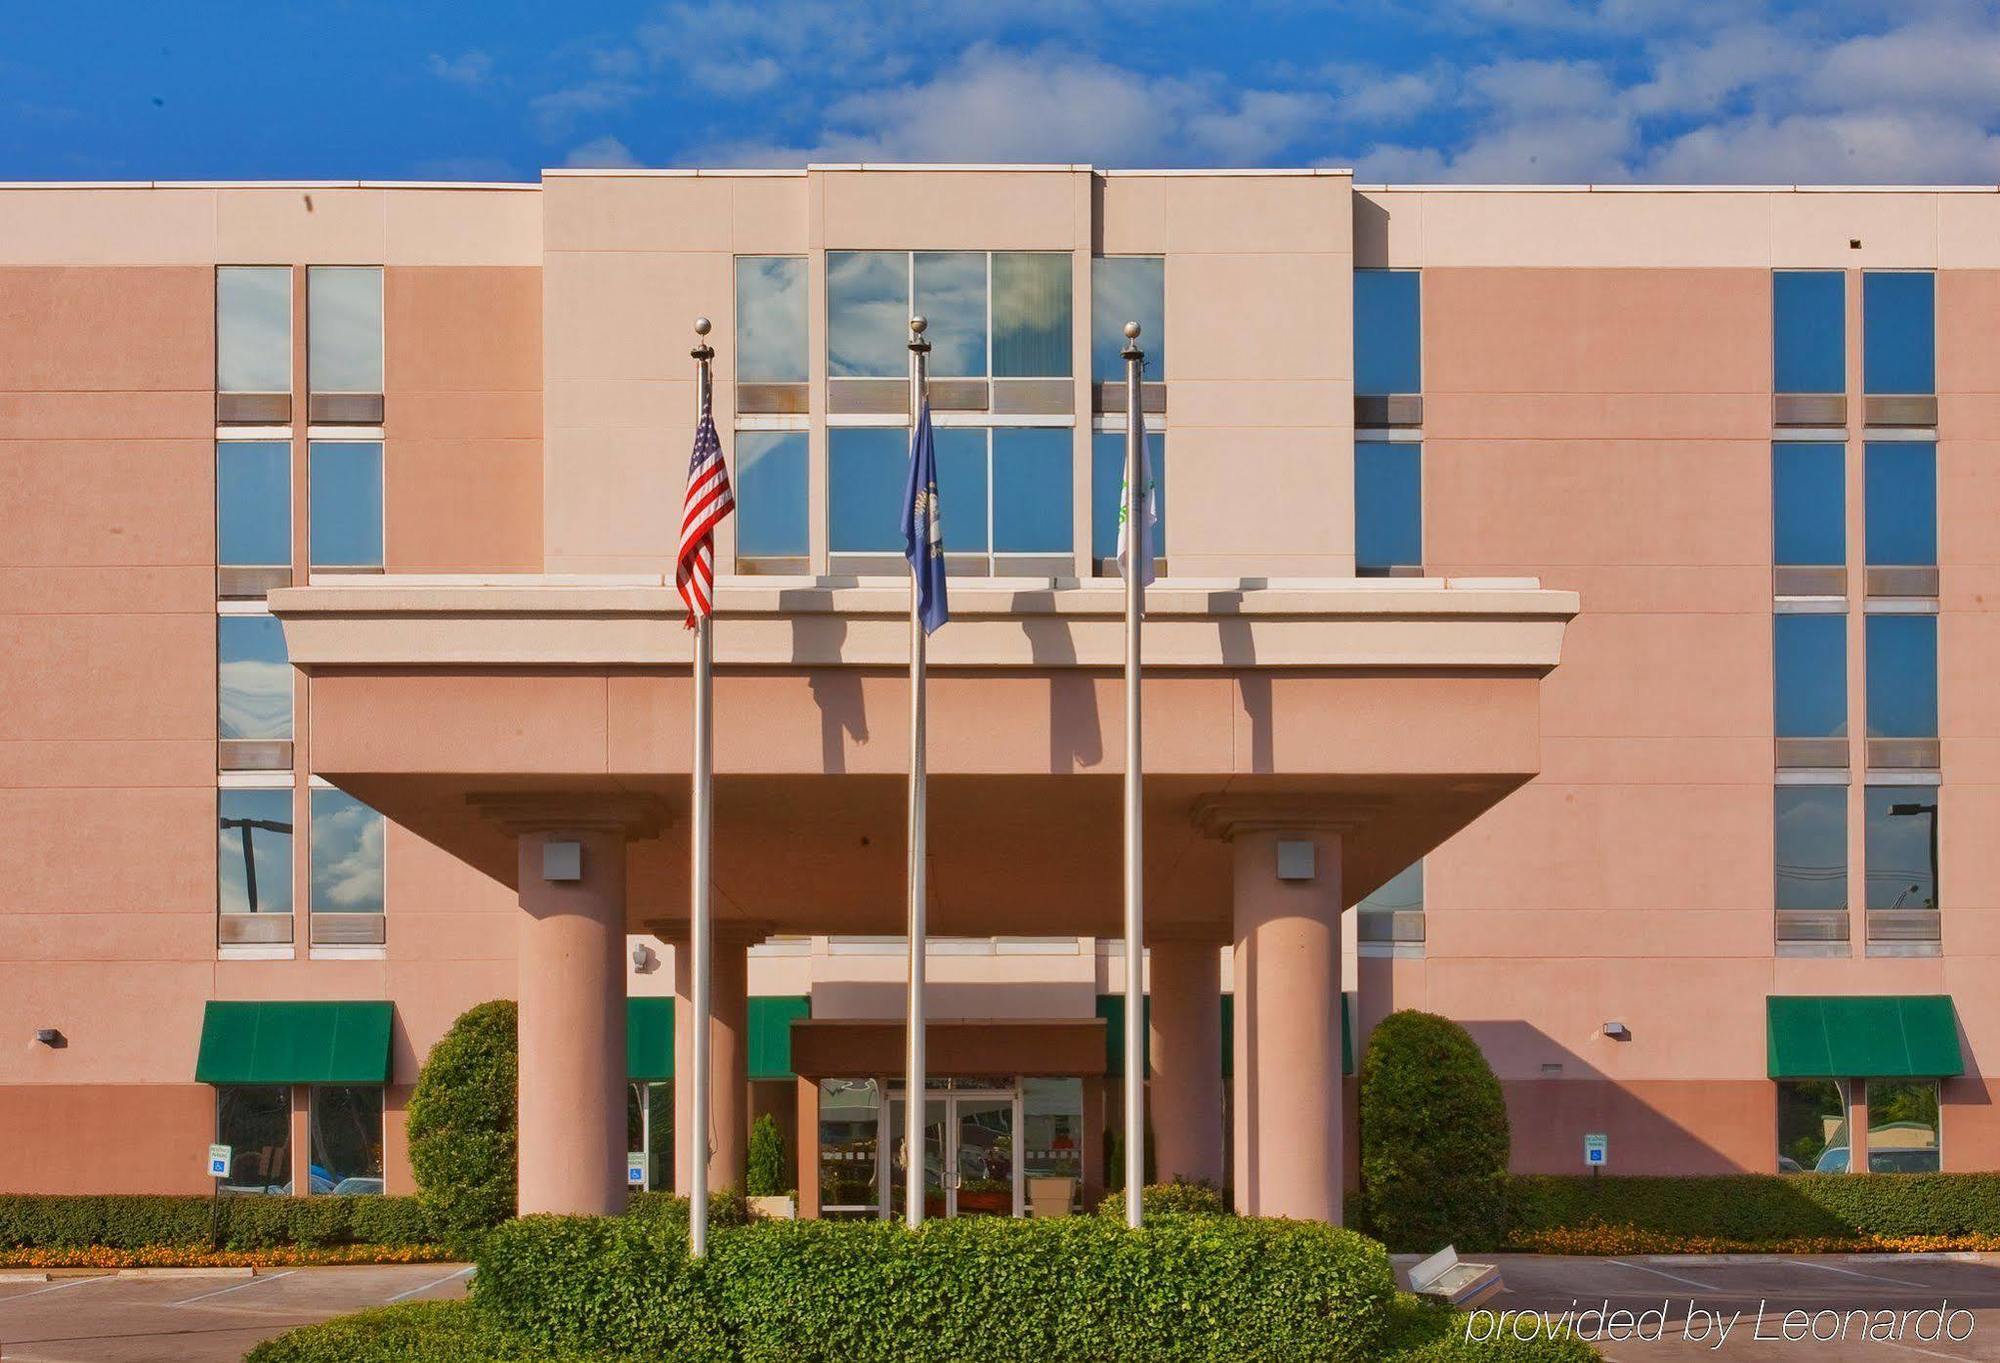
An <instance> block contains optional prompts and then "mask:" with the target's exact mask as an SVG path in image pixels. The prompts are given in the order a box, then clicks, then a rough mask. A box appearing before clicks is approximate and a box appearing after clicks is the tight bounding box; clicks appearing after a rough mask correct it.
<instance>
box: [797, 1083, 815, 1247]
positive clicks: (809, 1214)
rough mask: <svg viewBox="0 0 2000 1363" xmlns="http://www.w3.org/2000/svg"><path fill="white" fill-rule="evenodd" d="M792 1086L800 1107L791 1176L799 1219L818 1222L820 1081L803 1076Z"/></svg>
mask: <svg viewBox="0 0 2000 1363" xmlns="http://www.w3.org/2000/svg"><path fill="white" fill-rule="evenodd" d="M792 1083H793V1084H794V1085H795V1086H796V1089H797V1098H796V1101H797V1103H798V1106H799V1121H798V1126H799V1139H798V1144H797V1146H795V1147H794V1148H795V1150H796V1151H797V1154H798V1168H797V1172H796V1173H794V1174H793V1175H792V1177H793V1178H794V1179H796V1180H797V1181H798V1185H799V1219H800V1220H801V1221H817V1220H818V1219H819V1080H817V1079H808V1078H806V1077H805V1076H804V1075H803V1074H802V1075H800V1076H799V1077H798V1078H796V1079H794V1080H793V1081H792Z"/></svg>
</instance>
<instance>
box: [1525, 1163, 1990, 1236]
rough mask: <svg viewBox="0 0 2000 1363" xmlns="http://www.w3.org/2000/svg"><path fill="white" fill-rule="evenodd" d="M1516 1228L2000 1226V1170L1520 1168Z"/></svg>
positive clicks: (1753, 1230)
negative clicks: (1565, 1171) (1622, 1171)
mask: <svg viewBox="0 0 2000 1363" xmlns="http://www.w3.org/2000/svg"><path fill="white" fill-rule="evenodd" d="M1508 1192H1509V1199H1508V1200H1509V1204H1510V1215H1511V1219H1512V1222H1513V1235H1514V1236H1515V1237H1516V1238H1517V1239H1519V1238H1524V1237H1526V1238H1531V1237H1532V1236H1534V1235H1535V1234H1536V1233H1539V1232H1545V1231H1554V1230H1574V1229H1580V1228H1584V1227H1589V1226H1619V1227H1629V1228H1631V1229H1634V1230H1639V1231H1644V1232H1649V1233H1652V1234H1656V1235H1664V1236H1680V1237H1686V1238H1689V1239H1702V1238H1705V1239H1726V1240H1740V1241H1743V1242H1746V1243H1757V1242H1774V1241H1779V1240H1795V1239H1809V1238H1821V1239H1824V1238H1833V1239H1848V1238H1865V1237H1877V1238H1881V1239H1901V1238H1906V1237H1912V1236H1951V1235H1995V1234H2000V1174H1723V1175H1718V1176H1714V1177H1706V1178H1664V1177H1663V1178H1645V1177H1637V1176H1623V1177H1613V1176H1600V1177H1598V1178H1589V1177H1578V1176H1555V1175H1545V1176H1527V1175H1522V1176H1516V1177H1514V1178H1513V1179H1510V1180H1509V1189H1508Z"/></svg>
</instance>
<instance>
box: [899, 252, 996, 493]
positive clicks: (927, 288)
mask: <svg viewBox="0 0 2000 1363" xmlns="http://www.w3.org/2000/svg"><path fill="white" fill-rule="evenodd" d="M913 270H914V283H915V286H916V302H915V303H914V304H913V305H912V308H911V312H912V315H914V316H920V317H922V318H923V319H924V320H925V322H926V324H927V327H928V329H927V330H926V331H925V332H924V338H925V339H926V340H928V341H929V342H930V343H931V361H930V372H931V373H933V374H935V375H936V376H937V377H939V378H963V377H966V376H968V375H974V374H984V373H985V372H986V316H987V308H986V255H985V253H984V252H982V251H919V252H917V253H916V256H915V257H914V266H913ZM904 346H905V349H904V354H905V355H907V354H908V353H909V351H908V341H907V340H906V341H905V342H904ZM904 363H905V364H907V363H908V361H907V360H905V362H904ZM939 491H940V493H942V491H943V489H939Z"/></svg>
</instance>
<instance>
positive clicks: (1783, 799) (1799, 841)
mask: <svg viewBox="0 0 2000 1363" xmlns="http://www.w3.org/2000/svg"><path fill="white" fill-rule="evenodd" d="M1774 796H1775V805H1776V809H1775V816H1776V822H1775V826H1774V829H1773V832H1774V835H1775V836H1774V838H1773V844H1774V853H1775V856H1774V859H1775V861H1776V863H1777V885H1776V887H1775V903H1776V906H1777V907H1778V908H1781V909H1845V908H1846V907H1847V787H1846V786H1779V787H1778V788H1777V789H1776V791H1775V792H1774ZM1806 1167H1807V1168H1808V1169H1810V1168H1811V1167H1812V1165H1811V1164H1807V1165H1806Z"/></svg>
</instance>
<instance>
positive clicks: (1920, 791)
mask: <svg viewBox="0 0 2000 1363" xmlns="http://www.w3.org/2000/svg"><path fill="white" fill-rule="evenodd" d="M1864 798H1865V800H1866V804H1865V806H1864V808H1865V810H1866V814H1867V818H1866V823H1865V833H1864V836H1863V840H1862V855H1863V856H1865V857H1866V858H1867V859H1868V861H1867V866H1868V870H1867V876H1868V907H1869V908H1871V909H1935V908H1936V907H1937V906H1938V897H1937V893H1938V844H1937V817H1938V788H1937V787H1936V786H1869V787H1868V788H1867V793H1866V796H1865V797H1864ZM1868 1097H1869V1101H1870V1102H1871V1103H1872V1102H1873V1101H1874V1099H1875V1093H1874V1086H1873V1085H1872V1084H1871V1085H1870V1086H1869V1094H1868Z"/></svg>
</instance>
